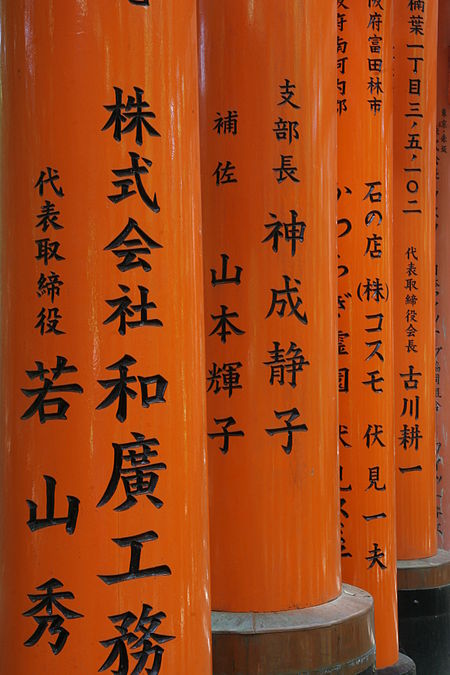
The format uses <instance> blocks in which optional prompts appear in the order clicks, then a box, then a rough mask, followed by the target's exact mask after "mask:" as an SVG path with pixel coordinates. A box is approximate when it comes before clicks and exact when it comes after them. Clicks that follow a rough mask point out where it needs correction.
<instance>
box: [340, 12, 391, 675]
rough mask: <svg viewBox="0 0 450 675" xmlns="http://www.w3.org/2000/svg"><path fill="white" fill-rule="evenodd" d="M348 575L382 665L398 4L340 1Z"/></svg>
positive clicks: (387, 567)
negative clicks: (364, 604)
mask: <svg viewBox="0 0 450 675" xmlns="http://www.w3.org/2000/svg"><path fill="white" fill-rule="evenodd" d="M337 4H338V17H337V18H338V41H337V63H338V82H337V84H338V251H339V261H338V279H339V281H338V292H339V296H338V306H339V321H338V325H339V334H338V353H339V441H340V479H341V480H340V489H341V509H340V516H341V554H342V578H343V581H344V582H345V583H350V584H353V585H355V586H359V587H360V588H363V589H365V590H366V591H369V592H370V593H371V594H372V596H373V598H374V608H375V637H376V644H377V667H378V668H385V667H387V666H392V665H393V664H395V663H396V662H397V660H398V637H397V585H396V580H397V568H396V540H395V488H394V480H395V458H394V415H393V402H394V379H393V378H394V364H393V259H392V255H393V251H392V208H393V205H392V197H393V194H392V193H393V184H392V180H393V176H392V171H393V139H392V131H393V129H392V125H393V97H392V10H393V5H392V2H390V1H389V0H384V1H383V2H382V3H379V2H369V3H340V2H338V3H337Z"/></svg>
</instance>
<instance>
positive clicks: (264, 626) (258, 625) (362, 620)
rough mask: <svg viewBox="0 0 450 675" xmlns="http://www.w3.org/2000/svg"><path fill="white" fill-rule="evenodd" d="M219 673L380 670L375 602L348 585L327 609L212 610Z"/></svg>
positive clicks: (295, 674) (273, 674)
mask: <svg viewBox="0 0 450 675" xmlns="http://www.w3.org/2000/svg"><path fill="white" fill-rule="evenodd" d="M212 633H213V673H214V675H300V674H301V673H305V674H306V673H341V674H342V675H347V674H348V675H353V674H355V675H356V674H362V673H374V672H375V641H374V626H373V600H372V597H371V596H370V595H369V594H368V593H366V592H365V591H362V590H360V589H359V588H355V587H354V586H347V585H344V586H343V590H342V594H341V595H340V596H339V597H338V598H336V599H335V600H332V601H330V602H327V603H325V604H323V605H318V606H317V607H309V608H307V609H300V610H292V611H287V612H267V613H250V612H249V613H238V612H213V613H212Z"/></svg>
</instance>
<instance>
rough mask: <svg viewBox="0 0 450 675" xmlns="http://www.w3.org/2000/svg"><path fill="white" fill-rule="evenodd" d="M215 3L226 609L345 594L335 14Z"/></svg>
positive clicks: (210, 204)
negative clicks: (332, 73)
mask: <svg viewBox="0 0 450 675" xmlns="http://www.w3.org/2000/svg"><path fill="white" fill-rule="evenodd" d="M200 7H201V9H200V40H201V43H200V49H201V63H200V68H201V71H200V96H201V133H202V136H201V139H202V180H203V186H202V189H203V225H204V246H205V249H204V250H205V287H206V309H205V314H206V335H207V379H206V386H207V391H208V393H207V410H208V415H207V418H208V419H207V424H208V427H207V429H208V437H209V443H208V447H209V461H210V489H211V500H210V508H211V536H212V542H211V561H212V562H211V567H212V570H213V577H212V596H213V607H214V609H220V610H228V611H258V612H265V611H274V610H286V609H293V608H300V607H308V606H311V605H317V604H319V603H324V602H326V601H328V600H330V599H332V598H335V597H336V596H337V595H338V594H339V592H340V562H339V540H338V535H339V529H338V508H337V505H338V483H337V478H338V467H337V452H336V446H337V437H336V436H337V434H336V430H337V419H336V414H337V405H336V403H337V401H336V399H337V395H336V389H337V385H336V376H335V373H337V357H336V350H335V336H336V307H335V303H334V298H335V295H334V293H335V291H336V282H335V264H336V243H335V236H334V234H335V221H334V220H333V219H334V218H335V180H336V159H335V147H336V145H335V144H336V135H335V133H336V126H335V109H334V105H333V101H332V94H333V93H334V92H330V88H329V86H328V82H327V77H329V76H328V75H327V73H326V69H327V68H330V70H332V69H333V61H332V59H334V54H332V53H331V51H330V46H329V42H328V41H329V40H330V41H331V40H332V39H333V38H334V35H335V27H334V26H333V25H332V20H333V19H334V18H335V14H334V12H333V4H332V3H331V2H325V3H323V6H322V3H321V7H320V8H318V7H317V4H316V3H314V2H310V1H307V2H301V3H297V2H292V1H289V2H286V3H285V7H284V8H283V11H282V12H281V11H280V8H279V4H278V2H277V1H276V0H264V1H263V2H259V3H249V2H242V1H240V0H231V1H230V2H227V3H219V4H216V3H209V2H207V1H206V0H205V1H204V2H201V3H200ZM319 28H320V31H323V32H324V36H323V37H322V38H321V39H320V40H318V39H317V40H314V36H315V38H318V34H319ZM313 41H314V47H312V45H313ZM317 78H320V89H319V90H318V88H317V87H318V86H319V85H318V81H317ZM319 93H320V96H319Z"/></svg>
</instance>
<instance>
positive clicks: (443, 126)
mask: <svg viewBox="0 0 450 675" xmlns="http://www.w3.org/2000/svg"><path fill="white" fill-rule="evenodd" d="M449 50H450V0H441V1H440V3H439V21H438V57H437V58H438V62H437V66H438V68H437V124H436V134H437V137H436V164H437V171H436V364H435V367H436V500H437V504H436V515H437V532H438V545H439V546H440V547H441V548H443V549H445V550H447V551H449V550H450V443H449V439H448V434H449V431H450V389H449V379H450V355H449V351H450V334H449V330H450V295H449V289H450V233H449V222H450V189H449V185H450V148H449V142H448V136H449V133H450V92H449V86H450V85H449V81H450V68H449Z"/></svg>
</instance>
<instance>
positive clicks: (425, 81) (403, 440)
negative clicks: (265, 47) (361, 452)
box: [394, 0, 450, 674]
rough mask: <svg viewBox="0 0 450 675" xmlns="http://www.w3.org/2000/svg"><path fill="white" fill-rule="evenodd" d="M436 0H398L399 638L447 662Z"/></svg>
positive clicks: (445, 667) (428, 666) (418, 659)
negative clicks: (440, 465)
mask: <svg viewBox="0 0 450 675" xmlns="http://www.w3.org/2000/svg"><path fill="white" fill-rule="evenodd" d="M437 9H438V3H437V1H436V0H421V1H418V0H414V1H406V0H395V2H394V48H395V61H394V274H395V279H394V281H395V285H394V291H395V316H394V348H395V357H394V362H395V387H396V389H395V419H396V431H395V438H396V491H397V545H398V559H399V562H398V595H399V637H400V647H401V648H402V647H403V649H404V650H405V651H406V653H408V654H409V655H410V656H411V657H412V658H413V659H414V661H415V663H416V665H417V668H418V670H419V672H424V673H425V672H426V673H433V674H434V673H448V672H449V671H450V649H449V642H450V638H449V635H450V633H449V621H450V616H449V614H450V555H449V554H448V553H445V552H444V551H438V549H437V536H436V477H435V475H436V470H435V370H434V365H435V339H434V337H435V336H434V332H435V311H434V310H435V287H434V286H435V204H436V181H435V176H436V144H435V139H436V133H435V132H436V68H437V61H436V52H437Z"/></svg>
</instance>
